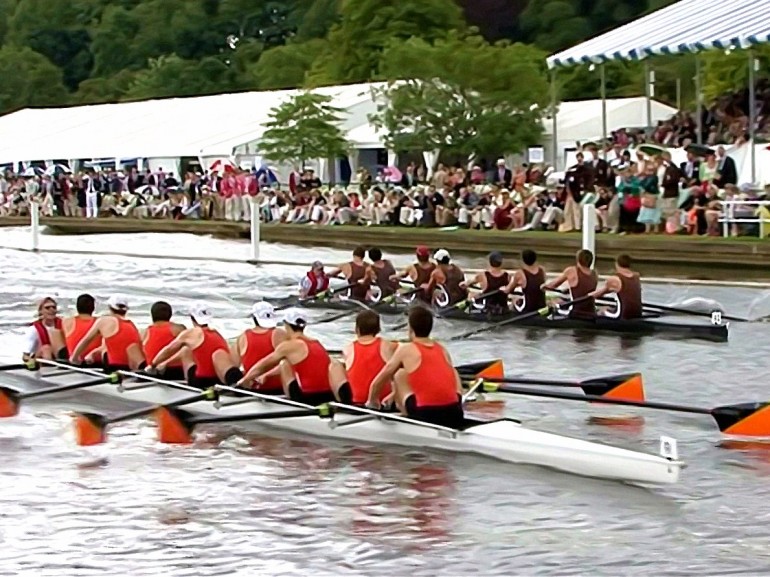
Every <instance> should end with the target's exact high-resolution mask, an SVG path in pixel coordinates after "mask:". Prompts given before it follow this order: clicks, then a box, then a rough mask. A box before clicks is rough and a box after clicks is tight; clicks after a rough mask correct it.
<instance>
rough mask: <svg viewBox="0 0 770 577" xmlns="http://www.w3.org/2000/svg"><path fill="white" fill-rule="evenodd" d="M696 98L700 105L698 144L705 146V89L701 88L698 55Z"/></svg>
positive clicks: (696, 59)
mask: <svg viewBox="0 0 770 577" xmlns="http://www.w3.org/2000/svg"><path fill="white" fill-rule="evenodd" d="M695 98H696V101H697V103H698V107H697V112H696V114H697V115H698V118H696V121H697V127H698V134H697V136H696V142H697V143H698V144H703V89H702V87H701V73H700V56H699V55H697V54H696V55H695Z"/></svg>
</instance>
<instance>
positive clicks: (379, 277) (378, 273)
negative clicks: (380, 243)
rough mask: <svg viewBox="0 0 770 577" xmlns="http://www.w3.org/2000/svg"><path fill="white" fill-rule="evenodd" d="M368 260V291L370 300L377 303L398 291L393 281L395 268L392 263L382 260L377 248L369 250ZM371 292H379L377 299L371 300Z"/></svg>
mask: <svg viewBox="0 0 770 577" xmlns="http://www.w3.org/2000/svg"><path fill="white" fill-rule="evenodd" d="M369 260H371V261H372V264H370V265H369V268H368V269H367V274H368V275H369V280H370V282H371V287H370V290H369V293H370V300H372V301H375V302H377V301H379V300H380V299H383V298H386V297H389V296H393V295H394V294H396V291H397V290H398V281H397V280H394V278H393V277H394V276H396V268H395V267H394V266H393V263H392V262H390V261H389V260H387V259H383V258H382V251H381V250H380V249H379V248H370V249H369ZM372 292H379V297H378V298H376V299H375V298H371V296H372V295H371V293H372Z"/></svg>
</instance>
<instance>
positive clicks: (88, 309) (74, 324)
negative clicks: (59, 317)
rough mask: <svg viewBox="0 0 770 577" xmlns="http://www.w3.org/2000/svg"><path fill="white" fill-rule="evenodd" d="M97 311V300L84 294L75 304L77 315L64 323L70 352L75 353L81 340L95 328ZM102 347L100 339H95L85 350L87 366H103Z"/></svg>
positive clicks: (63, 326) (84, 356) (65, 336)
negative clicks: (95, 311)
mask: <svg viewBox="0 0 770 577" xmlns="http://www.w3.org/2000/svg"><path fill="white" fill-rule="evenodd" d="M95 309H96V300H95V299H94V297H92V296H91V295H89V294H82V295H80V296H79V297H78V298H77V301H76V302H75V310H76V311H77V313H76V314H75V315H74V316H71V317H68V318H66V319H64V320H63V321H62V332H64V339H65V341H66V343H67V350H68V351H74V350H75V347H77V346H78V343H79V342H80V340H81V339H82V338H83V337H84V336H86V333H87V332H88V331H89V329H90V328H91V327H92V326H94V323H95V322H96V317H95V316H94V310H95ZM101 346H102V342H101V341H100V340H99V339H94V340H93V341H91V344H89V345H88V346H87V347H86V348H85V349H84V350H83V359H84V360H85V362H86V364H89V365H91V364H101V362H102V359H101V357H102V352H103V351H101V350H100V348H101ZM68 356H69V355H68Z"/></svg>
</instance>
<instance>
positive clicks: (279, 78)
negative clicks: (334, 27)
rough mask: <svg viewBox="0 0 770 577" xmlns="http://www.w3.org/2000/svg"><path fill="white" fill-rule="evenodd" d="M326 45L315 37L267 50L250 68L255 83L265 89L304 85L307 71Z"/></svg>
mask: <svg viewBox="0 0 770 577" xmlns="http://www.w3.org/2000/svg"><path fill="white" fill-rule="evenodd" d="M325 47H326V41H325V40H321V39H314V40H309V41H307V42H303V43H292V44H287V45H285V46H276V47H275V48H271V49H270V50H266V51H265V52H264V53H263V54H262V56H261V57H260V59H259V61H258V62H257V63H256V64H255V65H254V66H253V67H251V69H250V73H251V75H252V77H253V79H254V84H255V85H256V86H259V87H260V88H261V89H263V90H274V89H279V88H295V87H297V86H304V85H305V80H306V76H307V73H308V72H309V71H310V69H311V67H312V66H313V62H315V59H316V58H317V57H318V55H319V54H320V53H321V52H323V50H324V49H325Z"/></svg>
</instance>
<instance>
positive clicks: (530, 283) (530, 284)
mask: <svg viewBox="0 0 770 577" xmlns="http://www.w3.org/2000/svg"><path fill="white" fill-rule="evenodd" d="M521 263H522V264H521V268H520V269H518V270H517V271H516V272H514V273H513V277H512V278H511V282H510V283H508V286H507V287H505V289H503V290H505V292H507V293H508V294H511V293H512V292H513V291H514V290H515V289H516V288H520V289H521V292H522V298H521V299H519V300H518V301H516V303H515V304H514V306H515V308H516V311H517V312H519V313H522V314H524V313H531V312H534V311H537V310H540V309H542V308H545V306H546V301H545V292H544V291H543V289H542V288H541V287H542V285H543V284H544V283H545V270H544V269H543V267H541V266H540V265H539V264H537V253H536V252H535V251H534V250H530V249H525V250H523V251H522V253H521Z"/></svg>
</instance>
